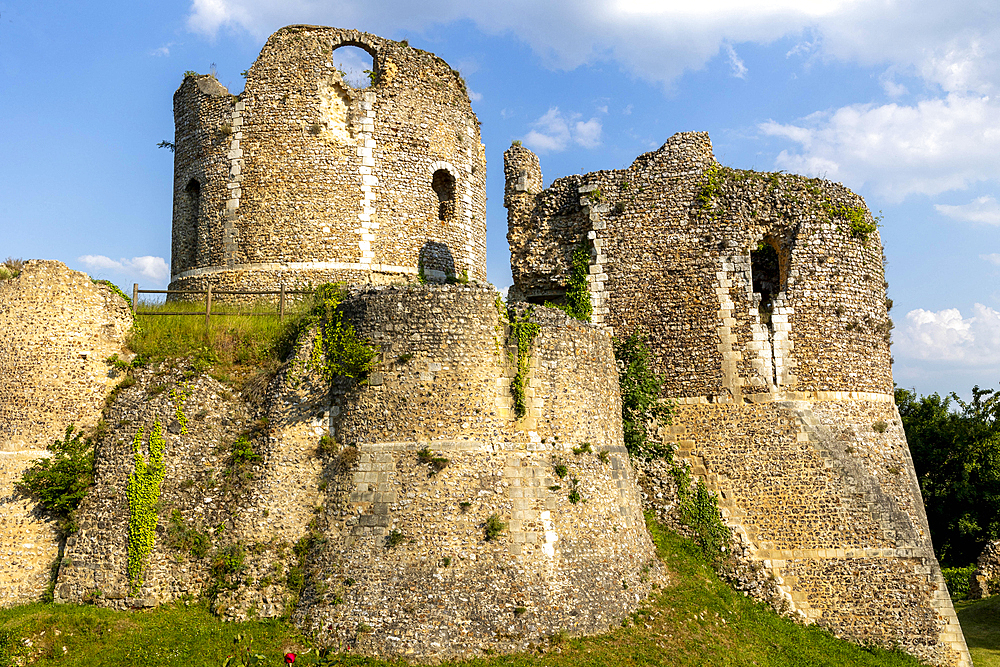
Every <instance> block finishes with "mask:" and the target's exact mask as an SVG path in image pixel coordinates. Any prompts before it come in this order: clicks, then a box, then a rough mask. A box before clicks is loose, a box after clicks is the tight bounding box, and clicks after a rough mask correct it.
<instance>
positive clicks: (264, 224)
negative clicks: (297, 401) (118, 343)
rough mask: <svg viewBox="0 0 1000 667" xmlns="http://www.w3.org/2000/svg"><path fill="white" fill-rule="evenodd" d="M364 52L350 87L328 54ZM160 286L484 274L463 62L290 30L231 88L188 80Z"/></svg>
mask: <svg viewBox="0 0 1000 667" xmlns="http://www.w3.org/2000/svg"><path fill="white" fill-rule="evenodd" d="M343 46H354V47H359V48H361V49H363V50H364V51H366V52H367V53H368V54H370V55H371V57H372V60H373V63H372V70H371V74H370V76H371V79H372V85H371V86H370V87H368V88H354V87H352V86H351V85H350V84H349V83H347V82H346V81H345V79H344V75H343V73H342V72H340V71H339V70H338V68H337V67H336V66H335V63H337V62H338V56H337V54H336V50H337V49H338V48H340V47H343ZM174 119H175V124H176V135H175V140H174V143H175V147H176V152H175V159H174V214H173V245H172V258H171V283H170V287H171V289H197V288H201V287H203V286H204V285H206V284H208V283H209V282H210V283H211V284H212V285H213V286H214V287H215V288H218V289H222V288H237V289H275V288H277V287H278V285H279V284H280V283H284V284H286V285H287V286H293V285H296V284H306V283H313V284H315V283H320V282H327V281H345V282H349V283H387V282H405V281H407V280H409V279H414V278H416V276H417V275H418V273H420V271H421V269H422V270H423V273H424V275H425V277H427V278H429V279H431V280H434V279H437V280H444V279H446V278H448V277H449V276H454V277H456V278H462V277H463V276H468V278H470V279H477V280H485V279H486V191H485V183H486V157H485V151H484V148H483V145H482V143H481V142H480V135H479V121H478V120H477V119H476V115H475V114H474V113H473V111H472V107H471V104H470V102H469V97H468V93H467V91H466V88H465V84H464V82H463V80H462V77H461V76H460V75H459V73H458V72H457V71H455V70H453V69H451V68H450V67H449V66H448V65H447V63H445V62H444V61H443V60H441V59H440V58H438V57H437V56H435V55H433V54H431V53H427V52H425V51H420V50H419V49H414V48H412V47H410V46H408V45H406V44H405V43H401V42H394V41H391V40H387V39H382V38H380V37H376V36H374V35H369V34H367V33H362V32H358V31H354V30H339V29H336V28H323V27H316V26H290V27H287V28H283V29H281V30H279V31H278V32H276V33H275V34H273V35H272V36H271V37H270V39H268V41H267V44H266V45H265V46H264V48H263V50H262V51H261V55H260V57H259V58H258V59H257V61H256V62H255V63H254V64H253V66H252V67H251V68H250V69H249V70H248V71H247V81H246V88H245V90H244V91H243V93H241V94H240V95H231V94H230V93H229V91H228V90H227V89H226V88H225V87H223V86H222V85H221V84H220V83H219V82H218V81H216V79H215V78H214V77H213V76H211V75H189V76H186V77H185V79H184V82H183V83H182V84H181V87H180V88H179V89H178V90H177V92H176V93H175V94H174Z"/></svg>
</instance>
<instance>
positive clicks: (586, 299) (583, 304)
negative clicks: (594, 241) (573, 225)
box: [545, 241, 594, 322]
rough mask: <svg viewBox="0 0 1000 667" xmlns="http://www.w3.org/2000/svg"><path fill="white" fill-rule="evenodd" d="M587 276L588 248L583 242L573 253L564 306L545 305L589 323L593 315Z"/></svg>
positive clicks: (588, 271)
mask: <svg viewBox="0 0 1000 667" xmlns="http://www.w3.org/2000/svg"><path fill="white" fill-rule="evenodd" d="M588 275H590V248H588V247H587V242H586V241H584V242H582V243H580V245H578V246H577V247H576V250H574V251H573V258H572V260H571V263H570V271H569V277H568V278H567V279H566V302H565V303H564V304H555V303H546V304H545V305H546V306H549V307H552V308H558V309H559V310H561V311H563V312H564V313H566V314H567V315H569V316H570V317H575V318H576V319H578V320H581V321H583V322H589V321H590V316H591V315H592V314H593V313H594V307H593V305H592V304H591V301H590V285H589V283H588V282H587V276H588Z"/></svg>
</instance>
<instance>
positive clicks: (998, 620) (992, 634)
mask: <svg viewBox="0 0 1000 667" xmlns="http://www.w3.org/2000/svg"><path fill="white" fill-rule="evenodd" d="M955 611H957V612H958V620H959V621H961V623H962V632H963V633H964V634H965V641H966V642H967V643H968V644H969V652H970V653H972V661H973V662H974V663H976V667H1000V596H997V597H991V598H986V599H985V600H971V601H966V602H956V603H955Z"/></svg>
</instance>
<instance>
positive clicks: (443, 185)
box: [431, 169, 455, 221]
mask: <svg viewBox="0 0 1000 667" xmlns="http://www.w3.org/2000/svg"><path fill="white" fill-rule="evenodd" d="M431 188H433V190H434V193H435V194H436V195H437V200H438V220H442V221H445V220H451V216H452V215H453V214H454V213H455V177H454V176H452V175H451V172H450V171H448V170H447V169H438V170H437V171H435V172H434V176H432V177H431Z"/></svg>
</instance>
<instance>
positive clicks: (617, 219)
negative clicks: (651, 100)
mask: <svg viewBox="0 0 1000 667" xmlns="http://www.w3.org/2000/svg"><path fill="white" fill-rule="evenodd" d="M504 157H505V173H506V192H505V205H506V206H507V209H508V224H509V231H508V239H509V241H510V244H511V268H512V271H513V275H514V287H513V288H512V289H511V293H512V294H514V295H517V296H518V297H519V298H522V299H525V300H527V301H531V302H535V303H544V302H545V301H558V300H559V299H560V298H561V297H562V296H563V295H564V294H565V291H566V282H567V278H568V277H569V274H570V272H571V271H572V261H571V257H572V255H573V253H574V252H575V250H576V249H577V248H579V247H580V245H581V244H582V245H583V246H584V247H585V248H586V249H588V250H589V251H590V262H589V267H588V270H589V274H588V277H587V280H588V285H589V287H590V295H591V300H592V303H593V307H594V318H593V320H594V322H595V323H598V324H600V325H601V326H603V327H604V328H605V329H606V330H607V331H608V332H609V333H613V334H614V335H617V336H627V335H629V334H631V333H632V332H634V331H637V330H639V331H642V332H644V333H645V334H647V335H648V342H649V347H650V350H651V352H652V355H653V358H654V359H655V363H656V366H657V370H658V372H660V373H661V374H662V377H663V378H664V379H665V381H666V383H665V386H664V392H663V398H664V399H667V400H669V401H671V402H673V403H674V404H675V406H676V408H675V410H674V415H673V420H672V423H671V425H670V426H669V427H667V428H665V429H663V430H662V431H661V436H662V438H663V440H665V441H667V442H670V443H673V445H674V446H675V447H676V449H677V452H678V455H679V457H680V458H682V459H684V460H686V461H688V462H689V463H690V465H691V468H692V472H693V474H695V475H697V476H699V477H700V478H702V479H703V480H704V481H705V482H706V483H707V484H708V486H709V487H710V488H711V489H713V490H714V491H715V492H716V493H717V494H718V498H719V505H720V507H721V508H722V511H723V515H724V518H725V519H726V521H727V523H728V524H729V525H730V526H731V527H732V528H733V529H735V531H736V533H737V534H738V535H739V536H740V537H741V538H742V540H743V542H744V549H745V553H746V554H747V557H748V558H749V560H751V561H755V562H756V563H759V564H760V566H761V567H763V569H764V570H765V572H767V573H769V574H771V575H773V577H774V579H775V581H776V582H777V583H778V584H779V587H780V590H781V592H782V593H783V595H784V597H785V599H786V601H787V602H788V603H789V605H790V606H791V608H792V609H793V610H794V611H795V612H797V613H798V614H799V615H800V616H801V617H802V618H803V619H805V620H807V621H808V622H816V623H820V624H822V625H824V626H826V627H828V628H830V629H831V630H832V631H833V632H834V633H836V634H838V635H840V636H843V637H847V638H851V639H854V640H856V641H861V642H875V643H878V644H882V645H884V646H893V645H899V646H900V647H902V648H903V649H904V650H906V651H908V652H910V653H912V654H914V655H916V656H919V657H921V658H923V659H926V660H928V661H930V662H932V663H933V664H938V665H968V664H971V663H970V661H969V655H968V650H967V649H966V646H965V641H964V639H963V636H962V632H961V628H960V627H959V625H958V619H957V617H956V615H955V612H954V609H953V608H952V604H951V600H950V598H949V596H948V592H947V589H946V587H945V584H944V579H943V578H942V576H941V571H940V567H939V566H938V562H937V560H936V558H935V556H934V551H933V548H932V545H931V539H930V533H929V530H928V527H927V519H926V515H925V514H924V507H923V502H922V499H921V496H920V487H919V485H918V482H917V478H916V474H915V472H914V469H913V462H912V460H911V458H910V453H909V449H908V448H907V445H906V438H905V435H904V433H903V428H902V423H901V421H900V418H899V413H898V412H897V410H896V406H895V403H894V400H893V382H892V370H891V365H890V364H891V356H890V352H889V333H890V330H891V328H892V323H891V320H890V319H889V316H888V305H889V302H888V300H887V298H886V284H885V279H884V266H883V255H882V248H881V242H880V239H879V235H878V231H877V229H876V225H875V224H874V222H875V221H874V220H873V218H872V216H871V213H870V212H869V211H868V208H867V207H866V206H865V203H864V201H863V200H862V199H861V197H859V196H857V195H856V194H854V193H852V192H851V191H850V190H848V189H847V188H845V187H843V186H842V185H839V184H836V183H831V182H828V181H823V180H820V179H808V178H804V177H801V176H794V175H782V174H767V173H759V172H753V171H742V170H736V169H728V168H725V167H722V166H721V165H719V164H718V163H717V162H716V161H715V159H714V157H713V155H712V145H711V142H710V141H709V138H708V135H707V134H705V133H682V134H677V135H674V136H673V137H671V138H670V140H669V141H668V142H667V143H666V144H664V145H663V147H661V148H660V149H659V150H657V151H655V152H652V153H647V154H645V155H642V156H640V157H639V158H637V159H636V160H635V162H634V163H633V164H632V165H631V166H630V167H629V168H627V169H622V170H613V171H599V172H594V173H591V174H585V175H583V176H568V177H565V178H560V179H557V180H556V181H554V182H553V183H552V185H551V186H550V187H549V188H547V189H544V190H543V189H542V188H541V183H542V179H541V171H540V169H539V166H538V158H537V157H535V155H534V154H533V153H531V152H530V151H528V150H527V149H525V148H521V147H519V146H513V147H511V148H510V149H509V150H508V151H507V152H506V154H505V156H504Z"/></svg>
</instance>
